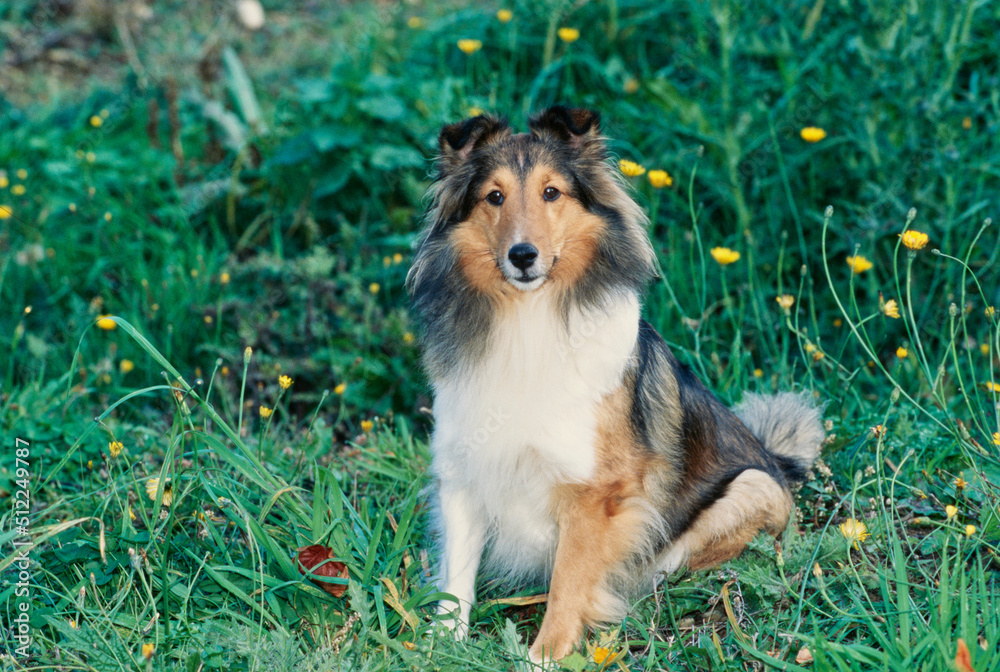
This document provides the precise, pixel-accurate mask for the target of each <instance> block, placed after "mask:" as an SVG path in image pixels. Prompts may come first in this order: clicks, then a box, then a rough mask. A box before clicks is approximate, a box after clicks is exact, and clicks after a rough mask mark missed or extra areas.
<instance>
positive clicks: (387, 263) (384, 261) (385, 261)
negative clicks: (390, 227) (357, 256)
mask: <svg viewBox="0 0 1000 672" xmlns="http://www.w3.org/2000/svg"><path fill="white" fill-rule="evenodd" d="M469 109H470V110H471V109H472V108H469ZM469 116H476V115H469ZM382 265H383V266H385V267H386V268H389V266H391V265H392V257H390V256H389V255H385V256H384V257H382Z"/></svg>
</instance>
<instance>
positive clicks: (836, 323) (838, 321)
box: [833, 317, 844, 328]
mask: <svg viewBox="0 0 1000 672" xmlns="http://www.w3.org/2000/svg"><path fill="white" fill-rule="evenodd" d="M833 326H835V327H837V328H840V327H842V326H844V321H843V320H842V319H840V318H839V317H838V318H836V319H835V320H834V321H833Z"/></svg>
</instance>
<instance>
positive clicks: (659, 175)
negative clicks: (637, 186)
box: [646, 170, 674, 189]
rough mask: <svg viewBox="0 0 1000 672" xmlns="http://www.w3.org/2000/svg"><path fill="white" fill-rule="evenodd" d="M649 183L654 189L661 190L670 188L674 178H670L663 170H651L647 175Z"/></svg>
mask: <svg viewBox="0 0 1000 672" xmlns="http://www.w3.org/2000/svg"><path fill="white" fill-rule="evenodd" d="M646 177H648V178H649V183H650V184H651V185H653V188H654V189H663V187H669V186H672V185H673V183H674V178H672V177H670V173H668V172H667V171H665V170H651V171H649V175H647V176H646Z"/></svg>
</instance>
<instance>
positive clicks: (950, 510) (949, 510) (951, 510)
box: [944, 504, 958, 520]
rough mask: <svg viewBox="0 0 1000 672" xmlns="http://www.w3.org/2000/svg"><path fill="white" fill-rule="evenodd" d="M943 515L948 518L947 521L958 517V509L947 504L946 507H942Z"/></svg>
mask: <svg viewBox="0 0 1000 672" xmlns="http://www.w3.org/2000/svg"><path fill="white" fill-rule="evenodd" d="M944 514H945V515H946V516H948V520H951V519H952V518H954V517H955V516H957V515H958V507H957V506H955V505H954V504H949V505H948V506H946V507H944Z"/></svg>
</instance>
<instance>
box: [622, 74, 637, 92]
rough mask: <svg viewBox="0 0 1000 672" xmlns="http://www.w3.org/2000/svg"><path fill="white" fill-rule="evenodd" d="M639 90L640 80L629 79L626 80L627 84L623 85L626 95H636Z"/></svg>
mask: <svg viewBox="0 0 1000 672" xmlns="http://www.w3.org/2000/svg"><path fill="white" fill-rule="evenodd" d="M638 90H639V80H638V79H636V78H635V77H629V78H628V79H626V80H625V83H624V84H622V91H624V92H625V93H629V94H631V93H635V92H636V91H638Z"/></svg>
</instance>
